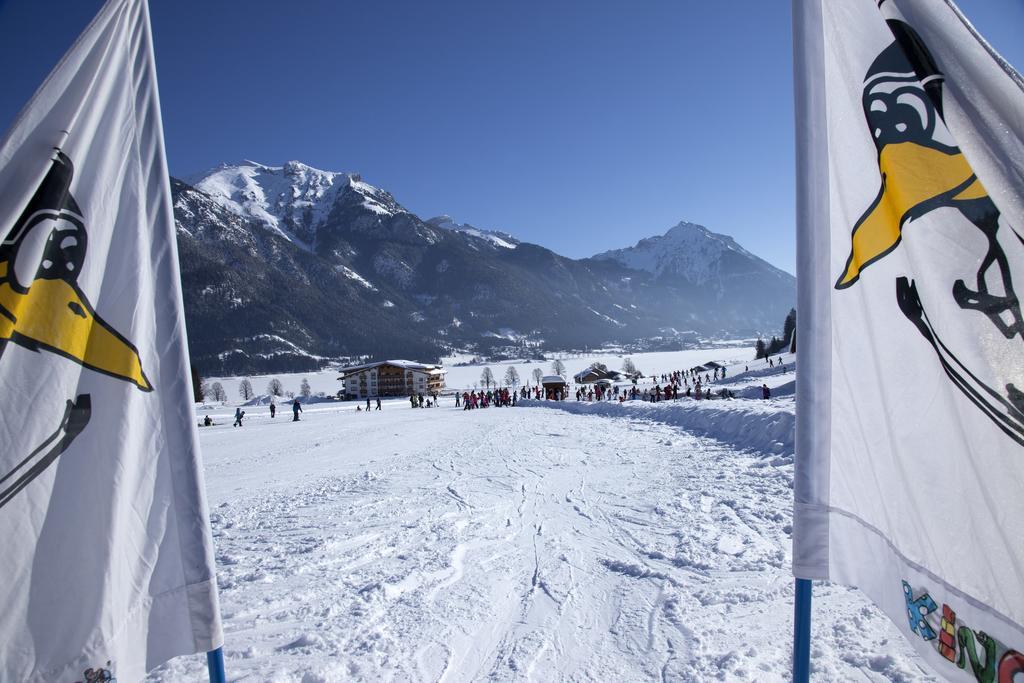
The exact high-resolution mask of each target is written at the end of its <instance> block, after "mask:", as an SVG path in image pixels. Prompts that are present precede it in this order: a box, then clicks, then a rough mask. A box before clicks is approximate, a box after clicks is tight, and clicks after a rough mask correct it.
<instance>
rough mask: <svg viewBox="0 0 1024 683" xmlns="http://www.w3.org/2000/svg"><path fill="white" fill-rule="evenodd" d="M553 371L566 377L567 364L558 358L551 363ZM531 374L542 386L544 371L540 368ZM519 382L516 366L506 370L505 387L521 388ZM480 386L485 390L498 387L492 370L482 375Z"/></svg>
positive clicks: (485, 369)
mask: <svg viewBox="0 0 1024 683" xmlns="http://www.w3.org/2000/svg"><path fill="white" fill-rule="evenodd" d="M551 371H552V372H553V373H554V374H556V375H559V376H562V377H564V376H565V363H563V362H562V361H560V360H558V359H557V358H556V359H555V360H554V362H552V363H551ZM531 374H532V376H533V381H534V382H535V383H536V384H540V381H541V379H543V378H544V371H543V370H541V369H540V368H534V369H533V372H532V373H531ZM519 381H520V378H519V371H518V370H516V369H515V367H514V366H509V367H508V369H507V370H505V382H504V383H505V386H509V387H517V386H519ZM480 384H481V385H482V386H483V387H484V388H485V389H490V388H491V386H492V385H493V386H495V387H497V386H498V382H497V380H496V379H495V377H494V373H493V372H491V369H490V368H484V369H483V371H482V372H481V373H480Z"/></svg>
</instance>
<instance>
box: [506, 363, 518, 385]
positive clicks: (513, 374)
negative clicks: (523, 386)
mask: <svg viewBox="0 0 1024 683" xmlns="http://www.w3.org/2000/svg"><path fill="white" fill-rule="evenodd" d="M505 384H507V385H509V386H510V387H516V386H519V371H518V370H516V369H515V366H512V365H510V366H508V370H506V371H505Z"/></svg>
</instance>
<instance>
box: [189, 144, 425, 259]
mask: <svg viewBox="0 0 1024 683" xmlns="http://www.w3.org/2000/svg"><path fill="white" fill-rule="evenodd" d="M186 180H187V181H188V182H189V184H191V185H192V186H193V187H195V188H196V189H198V190H201V191H203V192H205V193H206V194H207V195H209V196H210V197H211V198H212V199H213V201H215V202H216V203H217V204H219V205H220V206H222V207H224V208H225V209H227V210H229V211H231V212H232V213H234V214H236V215H238V216H241V217H243V218H246V219H248V220H252V221H254V222H256V223H261V224H263V225H264V226H265V227H267V228H268V229H270V230H271V231H273V232H276V233H278V234H279V235H281V236H283V237H284V238H285V239H288V240H289V241H292V242H295V243H297V244H298V245H300V246H302V247H303V248H305V249H311V248H312V245H313V243H314V242H315V240H316V233H317V230H318V228H319V227H320V226H321V225H323V223H324V222H325V221H326V220H327V218H328V216H330V214H331V211H332V210H333V209H334V207H335V206H336V205H337V204H338V202H339V201H357V202H360V203H361V204H362V206H363V207H365V208H367V209H369V210H370V211H372V212H373V213H376V214H378V215H386V216H393V215H395V214H397V213H404V212H405V209H404V208H402V207H401V206H400V205H399V204H398V203H397V202H396V201H395V200H394V197H392V196H391V195H390V194H389V193H388V192H385V191H384V190H381V189H379V188H376V187H374V186H372V185H370V184H369V183H366V182H364V181H363V180H362V178H361V177H360V176H359V175H358V174H355V173H343V172H336V171H322V170H320V169H317V168H313V167H312V166H309V165H307V164H304V163H302V162H300V161H289V162H287V163H285V164H284V165H283V166H268V165H266V164H261V163H258V162H255V161H249V160H246V161H243V162H241V163H239V164H221V165H220V166H217V167H216V168H213V169H211V170H209V171H205V172H203V173H197V174H194V175H192V176H189V177H188V178H186Z"/></svg>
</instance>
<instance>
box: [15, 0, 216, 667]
mask: <svg viewBox="0 0 1024 683" xmlns="http://www.w3.org/2000/svg"><path fill="white" fill-rule="evenodd" d="M0 387H2V388H3V395H4V400H5V406H4V409H3V418H2V419H0V444H2V448H0V538H2V539H4V547H3V552H0V576H2V577H3V584H4V587H3V592H4V609H3V612H2V613H0V680H4V681H81V680H116V679H119V680H138V679H140V678H142V677H143V676H144V675H145V672H146V671H148V670H150V669H152V668H153V667H155V666H157V665H158V664H160V663H162V662H164V661H166V660H167V659H170V658H171V657H174V656H177V655H181V654H189V653H195V652H203V651H208V650H211V649H214V648H216V647H219V646H220V644H221V639H222V636H221V626H220V617H219V612H218V605H217V588H216V580H215V576H214V563H213V552H212V539H211V534H210V527H209V518H208V514H207V506H206V500H205V494H204V487H203V478H202V468H201V461H200V455H199V447H198V442H197V434H196V426H195V422H194V414H193V412H194V409H193V406H192V391H191V387H190V373H189V365H188V351H187V348H186V341H185V320H184V309H183V307H182V295H181V283H180V277H179V271H178V261H177V249H176V244H175V227H174V217H173V213H172V207H171V194H170V182H169V178H168V173H167V162H166V159H165V155H164V147H163V131H162V128H161V122H160V107H159V101H158V97H157V84H156V73H155V67H154V60H153V48H152V39H151V34H150V28H149V14H148V7H147V5H146V2H145V0H109V1H108V2H107V3H106V4H105V5H104V6H103V8H102V9H101V10H100V12H99V14H98V15H97V16H96V18H95V19H94V20H93V21H92V23H91V24H90V25H89V26H88V27H87V28H86V29H85V31H84V32H83V33H82V35H81V36H80V37H79V39H78V40H77V41H76V42H75V44H74V45H73V46H72V47H71V49H70V50H69V51H68V53H67V54H66V55H65V56H64V57H63V59H62V60H61V61H60V63H59V64H58V65H57V66H56V67H55V68H54V70H53V71H52V72H51V73H50V75H49V76H48V77H47V79H46V81H45V82H44V83H43V85H42V86H41V87H40V88H39V90H38V91H37V92H36V93H35V95H34V96H33V97H32V99H31V100H30V101H29V102H28V104H27V105H26V106H25V108H24V109H23V110H22V112H21V113H20V114H19V116H18V118H17V120H16V121H15V123H14V125H13V127H12V128H11V130H10V131H9V132H8V133H7V135H6V137H5V138H4V139H3V141H2V142H0Z"/></svg>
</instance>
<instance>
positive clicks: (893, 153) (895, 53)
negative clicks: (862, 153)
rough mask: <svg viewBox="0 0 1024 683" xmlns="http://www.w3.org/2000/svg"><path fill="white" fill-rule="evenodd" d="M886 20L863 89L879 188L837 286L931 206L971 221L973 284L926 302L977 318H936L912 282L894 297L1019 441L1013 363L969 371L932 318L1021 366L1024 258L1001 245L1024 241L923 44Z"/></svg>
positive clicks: (1023, 415) (1022, 404)
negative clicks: (889, 39) (952, 117)
mask: <svg viewBox="0 0 1024 683" xmlns="http://www.w3.org/2000/svg"><path fill="white" fill-rule="evenodd" d="M887 23H888V25H889V28H890V30H891V31H892V33H893V36H894V38H895V40H894V42H893V43H891V44H890V45H889V46H888V47H887V48H885V50H883V51H882V52H881V54H879V55H878V57H877V58H876V59H875V61H874V62H873V63H872V64H871V67H870V68H869V70H868V73H867V75H866V77H865V82H864V92H863V108H864V116H865V118H866V120H867V124H868V128H869V130H870V131H871V135H872V139H873V140H874V143H875V147H876V149H877V150H878V168H879V172H880V175H881V187H880V189H879V191H878V195H877V196H876V198H875V200H874V201H873V202H872V203H871V205H870V206H869V207H868V208H867V210H866V211H864V213H863V215H862V216H861V217H860V219H859V220H858V221H857V222H856V224H855V225H854V227H853V232H852V236H851V248H850V254H849V257H848V258H847V261H846V265H845V267H844V268H843V271H842V273H841V274H840V275H839V277H838V279H837V280H836V283H835V288H836V289H837V290H845V289H848V288H850V287H852V286H854V285H855V284H856V283H857V282H858V281H859V280H860V278H861V277H862V275H863V273H864V271H865V269H867V268H869V267H870V266H871V265H872V264H873V263H876V262H877V261H879V260H880V259H882V258H884V257H885V256H886V255H888V254H890V253H891V252H892V251H893V250H895V249H896V248H897V247H898V246H899V245H900V243H901V240H902V239H903V231H904V229H905V228H906V227H908V224H910V225H913V223H914V222H915V221H919V220H920V219H922V218H923V217H925V216H926V215H928V214H931V213H932V212H936V211H938V210H953V211H954V212H955V213H953V214H948V212H947V214H946V216H947V217H949V216H958V217H957V218H956V221H959V223H962V224H963V225H964V226H973V228H975V229H976V230H977V231H979V232H973V231H971V230H970V228H969V227H968V228H967V230H966V232H961V234H960V236H959V237H960V239H962V240H964V241H971V240H973V241H976V242H977V243H978V244H981V245H984V246H983V247H982V248H983V249H984V252H983V253H980V254H979V256H978V258H977V259H976V262H977V263H978V268H977V272H976V273H974V274H973V277H969V278H968V280H973V283H972V284H968V282H966V281H965V279H964V278H957V279H954V280H953V281H952V286H951V287H949V286H948V284H947V286H946V289H945V294H944V295H943V296H942V297H938V298H936V297H933V299H935V300H934V301H932V300H929V307H935V309H937V308H938V307H940V306H948V303H955V304H956V305H957V307H958V309H959V311H960V313H961V314H970V313H972V312H973V313H975V314H978V313H980V314H981V316H982V317H981V318H977V317H975V318H965V317H964V315H955V316H954V315H950V312H949V311H948V310H943V311H941V315H939V314H938V313H940V312H939V311H937V310H932V313H933V315H932V316H929V314H928V310H926V307H925V306H924V304H923V302H922V296H921V294H920V293H919V291H918V286H917V283H915V282H913V281H911V280H909V279H908V278H906V277H901V278H898V279H897V281H896V299H897V303H898V305H899V308H900V310H901V312H902V313H903V315H904V316H906V318H907V319H908V320H909V321H910V322H911V323H913V324H914V326H915V327H916V328H917V330H918V331H919V332H920V334H921V335H922V336H923V337H924V338H925V340H926V341H927V342H928V343H929V344H930V345H931V347H932V348H933V349H934V351H935V353H936V354H937V356H938V359H939V361H940V363H941V365H942V368H943V370H944V371H945V373H946V375H947V376H948V377H949V379H950V380H951V381H952V382H953V383H954V384H955V385H956V386H957V388H958V389H959V390H960V391H962V392H963V393H964V394H965V395H966V396H967V397H968V398H969V399H970V400H971V401H972V402H973V403H974V404H975V405H976V406H977V407H978V408H979V409H981V410H982V411H983V412H984V413H985V414H986V416H988V417H989V418H990V419H991V420H993V421H994V422H995V423H996V424H997V425H998V426H999V428H1000V429H1002V430H1003V431H1004V432H1005V433H1006V434H1008V435H1009V436H1010V437H1011V438H1013V439H1014V440H1015V441H1017V443H1019V444H1021V445H1024V393H1022V392H1021V391H1020V390H1019V389H1018V387H1017V385H1016V384H1015V383H1014V381H1013V378H1012V368H1005V367H1003V368H998V367H997V368H996V369H995V371H994V374H993V372H988V373H987V374H986V372H984V371H979V369H978V368H977V367H972V363H971V362H970V361H969V360H968V359H969V358H970V354H969V353H958V352H957V351H956V350H955V348H956V347H957V344H956V340H955V337H956V336H957V334H960V336H961V337H963V333H962V332H959V331H958V332H954V331H952V330H951V329H950V328H948V327H947V328H946V332H945V333H940V331H939V328H940V327H941V325H939V324H936V322H935V321H936V320H939V319H941V320H944V321H945V320H950V319H953V318H956V323H955V325H954V327H958V328H962V329H968V328H971V327H975V328H976V329H978V330H979V333H978V336H976V337H975V339H977V338H979V337H986V338H1000V339H1003V340H1006V341H1009V342H1010V343H1011V344H1012V347H1011V349H1010V352H1009V353H1003V354H1001V355H999V356H997V358H999V359H1001V362H996V363H994V365H1006V364H1007V359H1008V358H1010V359H1012V358H1014V357H1015V358H1016V359H1018V364H1019V362H1020V359H1021V358H1022V355H1021V350H1022V347H1021V346H1020V342H1024V318H1022V316H1021V306H1020V301H1019V299H1018V297H1017V294H1016V291H1015V290H1014V284H1013V274H1014V270H1015V269H1017V268H1019V267H1020V265H1021V264H1020V263H1019V262H1018V259H1017V258H1016V256H1014V258H1011V256H1010V255H1008V253H1007V249H1009V250H1011V253H1012V254H1013V255H1016V254H1018V253H1020V247H1021V244H1024V240H1022V239H1021V237H1020V235H1019V234H1017V233H1016V232H1015V231H1014V230H1013V228H1011V227H1010V226H1009V225H1005V224H1004V225H1003V226H1002V227H1000V213H999V209H998V207H997V206H996V205H995V203H994V202H993V201H992V199H991V198H990V197H989V195H988V193H987V192H986V190H985V188H984V187H983V186H982V184H981V182H980V181H979V180H978V178H977V176H976V175H975V174H974V171H973V170H972V168H971V166H970V164H969V163H968V162H967V159H966V158H965V157H964V155H963V153H962V152H961V151H960V148H959V147H958V146H957V145H956V144H955V141H954V140H953V138H952V136H951V135H950V134H949V131H948V130H947V128H946V125H945V122H944V119H943V110H942V82H943V75H942V73H941V72H940V71H939V69H938V67H937V65H936V63H935V61H934V59H933V58H932V55H931V54H930V53H929V51H928V49H927V47H926V46H925V44H924V42H923V41H922V40H921V38H920V36H918V34H917V33H916V32H915V31H914V30H913V29H912V28H911V27H910V26H909V25H907V24H906V23H904V22H902V21H897V20H889V21H888V22H887ZM950 220H952V218H950ZM920 229H921V230H927V229H928V227H927V226H922V227H921V228H920ZM968 233H971V234H968ZM965 260H967V259H965ZM972 267H973V266H972ZM982 320H983V321H985V324H986V325H988V327H987V328H986V329H985V330H984V331H981V327H978V326H979V325H981V323H980V322H979V321H982ZM992 326H994V328H995V330H996V331H997V332H994V331H993V330H992ZM944 334H945V335H946V336H945V337H944ZM1010 365H1014V363H1012V362H1010ZM1007 372H1010V376H1009V378H1007ZM1021 379H1022V378H1019V377H1018V378H1017V381H1020V380H1021Z"/></svg>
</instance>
